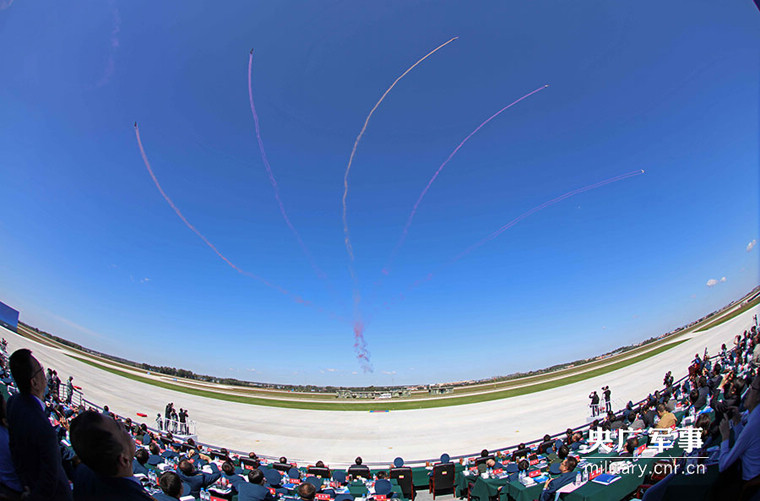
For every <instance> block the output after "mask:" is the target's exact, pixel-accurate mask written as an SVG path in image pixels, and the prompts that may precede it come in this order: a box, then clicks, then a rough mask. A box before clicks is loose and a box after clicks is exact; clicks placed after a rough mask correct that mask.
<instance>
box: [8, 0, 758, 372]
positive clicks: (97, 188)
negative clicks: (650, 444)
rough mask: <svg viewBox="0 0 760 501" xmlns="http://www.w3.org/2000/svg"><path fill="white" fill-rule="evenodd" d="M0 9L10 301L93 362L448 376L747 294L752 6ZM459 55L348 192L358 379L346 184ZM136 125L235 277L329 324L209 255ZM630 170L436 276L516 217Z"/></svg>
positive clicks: (594, 350) (753, 205)
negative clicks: (359, 325) (318, 272)
mask: <svg viewBox="0 0 760 501" xmlns="http://www.w3.org/2000/svg"><path fill="white" fill-rule="evenodd" d="M0 6H2V7H3V8H2V10H0V47H3V50H2V51H0V75H2V83H1V84H0V110H2V114H1V115H0V186H1V187H2V188H1V189H2V197H0V300H2V301H4V302H6V303H8V304H9V305H11V306H14V307H16V308H17V309H19V310H20V311H21V320H22V321H25V322H28V323H31V324H32V325H36V326H38V327H40V328H43V329H46V330H48V331H50V332H53V333H56V334H58V335H61V336H63V337H67V338H69V339H71V340H74V341H77V342H80V343H82V344H84V345H87V346H90V347H92V348H95V349H100V350H103V351H106V352H108V353H112V354H114V355H120V356H124V357H127V358H130V359H133V360H138V361H146V362H150V363H154V364H168V365H174V366H178V367H184V368H188V369H191V370H194V371H197V372H202V373H211V374H216V375H223V376H228V375H229V376H233V377H238V378H242V379H253V380H259V381H272V382H292V383H317V384H342V385H353V384H373V383H374V384H378V383H380V384H389V383H395V384H400V383H416V382H430V381H450V380H458V379H466V378H480V377H488V376H492V375H497V374H506V373H510V372H513V371H516V370H525V369H531V368H537V367H543V366H546V365H549V364H553V363H557V362H561V361H567V360H572V359H576V358H579V357H585V356H592V355H596V354H598V353H600V352H603V351H607V350H609V349H613V348H615V347H617V346H620V345H624V344H629V343H633V342H638V341H640V340H643V339H645V338H648V337H651V336H655V335H659V334H661V333H663V332H665V331H667V330H670V329H672V328H674V327H677V326H679V325H681V324H683V323H686V322H689V321H691V320H693V319H695V318H697V317H699V316H701V315H703V314H705V313H707V312H709V311H712V310H713V309H715V308H717V307H719V306H722V305H724V304H726V303H727V302H729V301H731V300H732V299H736V298H737V297H739V296H740V295H741V294H743V293H744V292H746V291H748V290H749V289H751V288H752V287H753V286H755V285H757V283H758V251H759V250H760V249H757V248H751V245H750V242H753V241H755V240H757V239H758V227H759V221H758V158H759V155H758V137H759V136H760V134H759V132H760V130H759V126H758V124H759V121H758V110H759V100H758V96H759V92H758V89H759V88H760V58H758V50H757V48H758V47H760V30H758V25H759V23H760V13H759V12H758V11H757V8H756V7H755V5H754V4H753V2H751V1H750V0H745V1H739V2H713V1H707V0H700V1H676V2H654V1H647V2H637V3H630V2H609V1H588V2H555V1H552V2H548V1H543V0H535V1H530V2H517V1H508V2H503V1H500V2H478V3H475V4H473V3H471V2H458V3H454V2H443V3H441V2H411V1H392V2H349V1H341V2H316V1H313V2H285V1H282V2H236V3H230V4H226V3H222V4H220V3H218V2H216V3H213V2H197V1H182V2H177V1H167V2H123V1H115V2H110V3H109V2H85V3H78V4H72V3H70V2H68V3H66V2H64V3H60V2H58V3H56V2H48V3H47V4H45V5H42V4H39V3H35V2H23V1H17V2H8V1H5V2H1V3H0ZM454 36H458V37H459V39H458V40H456V41H454V42H452V43H451V44H449V45H447V46H446V47H444V48H442V49H441V50H440V51H438V52H437V53H435V54H433V55H432V56H430V57H429V58H428V59H427V60H425V61H424V62H423V63H421V64H420V65H419V66H417V67H416V68H415V69H414V70H412V71H411V72H410V73H409V74H408V75H407V76H406V77H405V78H404V79H402V80H401V81H400V82H399V83H398V84H397V85H396V87H395V88H394V89H393V90H392V91H391V92H390V93H389V94H388V96H387V98H386V99H385V101H384V102H383V103H382V104H381V105H380V107H379V108H378V109H377V111H376V112H375V114H374V116H373V118H372V121H371V122H370V124H369V127H368V128H367V132H366V133H365V135H364V137H363V139H362V141H361V143H360V144H359V147H358V150H357V154H356V158H355V160H354V163H353V166H352V169H351V173H350V177H349V185H350V189H349V194H348V222H349V226H350V229H351V235H352V241H353V245H354V249H355V255H356V260H355V267H356V273H357V276H358V280H359V284H360V292H361V296H362V303H361V305H360V306H361V308H360V313H361V315H362V318H363V319H364V321H365V323H366V331H365V337H366V341H367V345H368V349H369V352H370V354H371V361H372V365H373V367H374V372H371V373H369V372H368V373H365V372H363V371H362V369H361V366H360V364H359V363H358V362H357V359H356V357H355V354H354V349H353V332H352V325H351V321H352V319H353V317H354V311H353V308H352V301H351V295H352V281H351V279H350V275H349V271H348V257H347V254H346V250H345V248H344V244H343V229H342V223H341V196H342V194H343V174H344V171H345V169H346V164H347V162H348V157H349V154H350V152H351V147H352V145H353V142H354V140H355V138H356V136H357V134H358V133H359V130H360V129H361V126H362V124H363V122H364V119H365V118H366V116H367V113H368V112H369V111H370V109H371V108H372V106H373V105H374V104H375V103H376V102H377V100H378V99H379V98H380V96H381V95H382V93H383V92H384V91H385V90H386V89H387V88H388V86H389V85H390V84H391V83H392V82H393V80H394V79H396V78H397V77H398V76H399V75H400V74H401V73H402V72H403V71H404V70H405V69H407V68H408V67H409V66H410V65H411V64H413V63H414V62H415V61H416V60H417V59H419V58H420V57H422V56H423V55H424V54H426V53H427V52H429V51H430V50H432V49H433V48H434V47H436V46H438V45H439V44H441V43H443V42H445V41H446V40H448V39H450V38H451V37H454ZM251 48H254V49H255V53H254V67H253V93H254V99H255V101H256V106H257V110H258V113H259V117H260V120H261V131H262V138H263V141H264V145H265V147H266V150H267V155H268V158H269V160H270V162H271V165H272V169H273V172H274V174H275V176H276V178H277V181H278V183H279V186H280V195H281V198H282V200H283V203H284V205H285V208H286V210H287V211H288V215H289V216H290V219H291V220H292V222H293V224H294V226H295V227H296V228H297V230H298V232H299V233H300V235H301V237H302V239H303V241H304V243H305V244H306V246H307V247H308V249H309V251H310V252H311V253H312V254H313V256H314V260H315V262H316V263H317V264H318V266H319V267H320V268H321V269H323V270H324V271H325V273H326V274H327V276H328V279H327V281H324V280H321V279H319V278H317V277H316V276H315V273H314V271H313V270H312V268H311V266H310V265H309V263H308V261H307V260H306V258H305V257H304V254H303V253H302V251H301V249H300V247H299V246H298V243H297V242H296V240H295V238H294V236H293V234H292V233H291V232H290V230H289V229H288V227H287V226H286V224H285V223H284V221H283V219H282V217H281V215H280V212H279V209H278V207H277V204H276V201H275V198H274V192H273V190H272V187H271V186H270V184H269V181H268V178H267V175H266V171H265V168H264V164H263V162H262V160H261V157H260V155H259V151H258V146H257V143H256V137H255V131H254V123H253V119H252V116H251V112H250V108H249V104H248V90H247V69H248V55H249V50H250V49H251ZM544 84H550V87H549V88H548V89H546V90H544V91H541V92H539V93H537V94H535V95H534V96H531V97H530V98H528V99H526V100H524V101H523V102H521V103H519V104H518V105H516V106H515V107H513V108H511V109H510V110H508V111H506V112H505V113H503V114H502V115H500V116H499V117H498V118H496V119H494V120H493V121H492V122H490V123H489V124H488V125H487V126H485V127H484V128H483V129H482V130H481V131H480V132H479V133H478V134H476V135H475V136H473V137H472V139H470V141H469V142H468V143H467V144H466V145H465V146H464V147H463V148H462V149H461V150H460V151H459V153H458V154H457V155H456V156H455V157H454V158H453V159H452V161H451V162H450V163H449V164H448V165H447V166H446V168H445V169H444V170H443V172H442V173H441V175H440V176H439V177H438V179H437V180H436V182H435V184H433V186H432V188H431V190H430V192H429V193H428V194H427V196H426V198H425V199H424V201H423V202H422V204H421V205H420V209H419V211H418V213H417V216H416V218H415V220H414V222H413V224H412V226H411V229H410V232H409V237H408V239H407V241H406V243H405V245H404V246H403V247H402V248H401V250H400V252H399V253H398V257H397V259H396V260H395V264H394V266H393V268H392V273H391V274H390V276H389V277H387V278H386V279H385V280H383V281H382V285H381V286H379V287H377V286H375V285H373V284H374V283H375V282H377V281H378V280H379V279H381V278H382V277H383V275H382V274H381V269H382V267H383V265H384V264H385V263H386V261H387V259H388V256H389V254H390V252H391V250H392V249H393V246H394V245H395V243H396V242H397V241H398V238H399V236H400V234H401V230H402V228H403V225H404V222H405V221H406V218H407V217H408V215H409V212H410V210H411V208H412V205H413V204H414V202H415V200H416V199H417V196H418V195H419V193H420V191H421V190H422V188H423V187H424V185H425V183H426V182H427V181H428V180H429V179H430V177H431V176H432V174H433V173H434V172H435V170H436V169H437V168H438V166H439V165H440V164H441V162H442V161H443V160H444V159H445V158H446V157H447V156H448V155H449V153H450V152H451V151H452V150H453V149H454V147H456V145H457V144H459V142H460V141H461V140H462V139H463V138H464V137H465V136H466V135H467V134H469V133H470V132H471V131H472V130H473V129H474V128H475V127H476V126H477V125H478V124H480V123H481V122H482V121H483V120H485V119H486V118H487V117H488V116H490V115H491V114H493V113H494V112H496V111H497V110H498V109H500V108H502V107H503V106H505V105H506V104H508V103H510V102H512V101H514V100H515V99H517V98H519V97H520V96H523V95H524V94H526V93H528V92H530V91H532V90H534V89H536V88H538V87H540V86H542V85H544ZM134 121H137V122H138V123H139V124H140V132H141V135H142V140H143V143H144V146H145V149H146V153H147V154H148V156H149V158H150V160H151V163H152V166H153V169H154V171H155V174H156V176H157V178H158V179H159V181H160V182H161V184H162V186H163V189H164V190H165V191H166V193H167V194H168V195H169V196H170V197H171V198H172V199H173V200H174V202H175V203H176V204H177V206H178V208H179V209H180V210H181V211H182V212H183V213H184V215H185V216H186V217H187V218H188V220H189V221H190V222H191V223H192V224H193V225H195V227H197V228H198V230H199V231H200V232H202V233H203V234H204V235H205V236H206V237H207V238H208V239H209V240H210V241H211V242H212V243H213V244H214V245H216V246H217V247H218V248H219V250H220V251H221V252H222V253H223V254H224V255H225V256H227V257H228V258H229V259H230V260H231V261H232V262H233V263H235V264H236V265H237V266H239V267H240V268H242V269H244V270H246V271H249V272H251V273H254V274H257V275H260V276H262V277H264V278H266V279H267V280H270V281H272V282H274V283H276V284H278V285H280V286H282V287H284V288H286V289H287V290H288V291H292V292H293V293H294V294H298V295H300V296H301V297H303V298H305V299H307V300H309V301H312V302H313V303H314V304H318V305H319V306H321V307H322V308H323V309H324V310H325V311H327V312H331V313H332V314H333V315H335V316H337V317H340V318H339V319H336V318H335V317H334V316H331V315H330V314H328V313H323V312H320V311H318V310H316V309H315V308H310V307H307V306H304V305H302V304H299V303H298V302H296V301H294V300H293V298H292V297H286V296H284V295H282V294H280V293H279V292H277V291H275V290H273V289H271V288H268V287H266V286H264V285H262V284H261V283H259V282H257V281H255V280H252V279H250V278H248V277H246V276H243V275H241V274H239V273H237V272H235V271H234V270H233V269H232V268H230V267H229V266H228V265H227V264H225V263H224V261H222V260H221V259H219V257H217V256H216V255H215V254H214V253H213V252H212V251H211V249H209V247H207V246H206V245H205V244H204V243H203V242H202V241H201V239H199V238H198V237H197V236H196V235H195V234H193V233H192V232H191V231H190V230H189V229H188V228H187V227H186V226H185V225H184V224H183V223H182V222H181V221H180V219H179V218H178V217H177V216H176V214H175V213H174V212H173V211H172V209H171V208H170V207H169V205H168V204H167V203H166V201H165V200H164V199H163V198H162V197H161V195H160V193H159V192H158V190H157V189H156V187H155V185H154V184H153V182H152V180H151V178H150V176H149V175H148V171H147V170H146V168H145V166H144V165H143V163H142V159H141V157H140V154H139V150H138V148H137V143H136V140H135V135H134V129H133V122H134ZM638 169H645V170H646V173H645V174H644V175H640V176H636V177H633V178H631V179H626V180H624V181H620V182H617V183H613V184H610V185H607V186H604V187H602V188H599V189H596V190H592V191H589V192H586V193H582V194H579V195H577V196H575V197H572V198H569V199H567V200H564V201H562V202H560V203H558V204H556V205H553V206H551V207H548V208H546V209H544V210H542V211H540V212H538V213H536V214H534V215H532V216H530V217H529V218H526V219H525V220H523V221H521V222H520V223H518V224H517V225H515V226H514V227H513V228H511V229H509V230H508V231H506V232H504V233H503V234H502V235H501V236H499V237H498V238H497V239H495V240H493V241H491V242H489V243H488V244H486V245H484V246H482V247H480V248H479V249H477V250H475V251H474V252H473V253H471V254H470V255H468V256H467V257H465V258H464V259H462V260H460V261H458V262H456V263H454V264H453V265H451V266H448V267H446V266H444V265H445V264H446V263H448V262H449V261H450V260H451V258H453V257H454V256H456V255H457V254H459V253H460V252H461V251H463V250H464V249H465V248H467V247H468V246H470V245H472V244H473V243H475V242H477V241H479V240H480V239H481V238H483V237H485V236H486V235H488V234H489V233H491V232H493V231H495V230H496V229H498V228H499V227H500V226H502V225H504V224H505V223H507V222H508V221H510V220H512V219H513V218H515V217H517V216H518V215H520V214H521V213H524V212H525V211H527V210H529V209H531V208H533V207H535V206H538V205H540V204H541V203H543V202H545V201H547V200H551V199H553V198H555V197H557V196H560V195H562V194H563V193H566V192H568V191H571V190H574V189H577V188H580V187H583V186H586V185H590V184H593V183H596V182H598V181H601V180H604V179H607V178H610V177H613V176H616V175H618V174H624V173H626V172H630V171H635V170H638ZM748 246H749V247H750V250H748ZM430 272H436V274H435V276H434V278H433V279H432V280H431V281H430V282H428V283H425V284H424V285H422V286H420V287H418V288H410V285H411V284H412V283H413V282H414V281H416V280H418V279H420V278H424V277H425V276H426V275H427V274H428V273H430ZM723 277H725V281H721V279H722V278H723ZM709 280H715V281H716V282H717V283H715V284H714V285H713V286H708V285H707V284H708V281H709ZM710 283H711V284H712V283H713V282H710ZM399 293H404V299H403V300H397V301H395V302H394V303H393V305H392V306H391V307H389V308H387V309H386V308H385V307H383V303H384V302H386V301H389V300H391V299H392V298H396V297H398V294H399Z"/></svg>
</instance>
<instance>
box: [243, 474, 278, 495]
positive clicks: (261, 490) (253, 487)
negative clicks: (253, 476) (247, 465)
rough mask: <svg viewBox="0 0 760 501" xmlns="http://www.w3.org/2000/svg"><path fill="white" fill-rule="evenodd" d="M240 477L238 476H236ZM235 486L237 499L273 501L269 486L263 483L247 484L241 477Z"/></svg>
mask: <svg viewBox="0 0 760 501" xmlns="http://www.w3.org/2000/svg"><path fill="white" fill-rule="evenodd" d="M238 478H240V477H238ZM240 480H241V482H239V483H238V484H237V485H236V486H235V488H236V489H237V491H238V501H274V496H272V493H271V492H270V491H269V488H267V487H264V486H263V485H257V484H249V483H248V482H246V481H245V480H243V479H242V478H241V479H240Z"/></svg>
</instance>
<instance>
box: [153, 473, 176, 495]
mask: <svg viewBox="0 0 760 501" xmlns="http://www.w3.org/2000/svg"><path fill="white" fill-rule="evenodd" d="M158 486H159V487H161V491H162V492H159V493H157V494H155V495H154V496H153V497H154V498H156V501H176V500H177V499H179V498H180V496H181V495H182V480H180V478H179V475H177V474H176V473H174V472H173V471H167V472H166V473H164V474H162V475H161V476H160V477H159V478H158Z"/></svg>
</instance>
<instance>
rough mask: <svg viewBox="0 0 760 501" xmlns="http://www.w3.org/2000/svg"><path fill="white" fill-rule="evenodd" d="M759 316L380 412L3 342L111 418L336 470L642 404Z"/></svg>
mask: <svg viewBox="0 0 760 501" xmlns="http://www.w3.org/2000/svg"><path fill="white" fill-rule="evenodd" d="M758 313H760V306H757V307H755V308H752V309H751V310H749V311H747V312H744V313H743V314H741V315H739V316H737V317H736V318H734V319H731V320H729V321H727V322H725V323H723V324H721V325H718V326H716V327H714V328H712V329H710V330H709V331H706V332H701V333H688V334H685V335H681V336H680V337H673V340H677V339H688V341H686V342H684V343H682V344H680V345H679V346H676V347H674V348H671V349H669V350H667V351H665V352H663V353H661V354H659V355H656V356H654V357H651V358H648V359H646V360H643V361H641V362H638V363H636V364H633V365H630V366H628V367H624V368H622V369H618V370H616V371H613V372H610V373H607V374H604V375H601V376H597V377H594V378H590V379H587V380H584V381H580V382H577V383H572V384H568V385H566V386H563V387H560V388H554V389H550V390H545V391H541V392H537V393H531V394H528V395H522V396H518V397H512V398H507V399H502V400H494V401H490V402H482V403H476V404H468V405H459V406H452V407H441V408H432V409H420V410H404V411H396V410H394V411H391V412H387V413H386V412H374V413H370V412H368V411H314V410H302V409H283V408H277V407H264V406H256V405H249V404H239V403H233V402H224V401H220V400H215V399H210V398H205V397H198V396H194V395H188V394H185V393H181V392H177V391H174V390H167V389H164V388H158V387H155V386H152V385H148V384H145V383H139V382H136V381H133V380H131V379H126V378H123V377H120V376H118V375H115V374H112V373H110V372H106V371H102V370H99V369H97V368H96V367H93V366H91V365H88V364H85V363H83V362H79V361H77V360H75V359H73V358H71V357H69V356H67V355H66V354H65V352H64V351H63V350H60V349H57V348H51V347H49V346H46V345H42V344H40V343H37V342H35V341H32V340H30V339H27V338H24V337H21V336H19V335H17V334H15V333H13V332H11V331H8V330H6V329H3V328H1V327H0V335H2V336H3V337H5V339H7V340H8V351H9V353H12V352H13V350H15V349H17V348H21V347H27V348H30V349H31V350H32V351H33V352H34V355H35V356H36V357H37V358H38V360H40V362H41V363H42V364H43V366H44V367H51V368H53V369H56V370H57V371H58V375H59V377H60V378H61V380H62V381H65V380H66V379H67V378H68V376H69V375H73V376H74V380H75V383H76V384H77V385H78V386H81V387H82V389H83V391H84V395H85V398H86V399H88V400H90V401H92V402H95V403H98V404H100V405H103V404H106V405H108V406H109V408H110V409H111V411H113V412H116V413H117V414H120V415H123V416H131V417H132V418H133V419H135V420H139V419H140V418H138V417H137V415H136V413H138V412H141V413H145V414H147V415H148V416H149V417H148V418H147V419H146V422H147V423H148V425H153V426H155V417H156V414H157V413H159V412H161V413H162V414H163V409H164V407H165V406H166V403H167V402H170V401H171V402H174V404H175V408H177V409H179V408H180V407H182V408H185V409H189V411H190V418H191V419H193V420H195V421H196V423H197V434H198V438H199V440H200V441H201V442H206V443H211V444H215V445H218V446H224V447H227V448H229V449H235V450H242V451H255V452H256V453H258V454H259V455H267V456H276V457H279V456H286V457H287V458H288V459H289V460H291V461H292V460H295V461H298V462H299V463H313V462H315V461H317V460H319V459H321V460H323V461H325V463H326V464H329V465H332V466H339V465H345V464H349V463H353V458H354V457H356V456H357V455H360V456H362V457H363V458H364V460H365V462H367V463H391V462H392V460H393V458H395V457H396V456H401V457H403V458H404V459H406V460H407V462H410V461H412V460H423V459H432V458H437V457H439V456H440V454H441V453H443V452H447V453H449V454H450V455H452V456H454V455H460V454H473V455H474V454H475V453H477V452H478V451H480V450H481V449H483V448H487V449H495V448H499V447H505V446H511V445H515V444H516V443H518V442H521V441H529V440H534V439H537V438H540V437H541V436H543V435H544V434H545V433H558V432H561V431H563V430H564V429H566V428H567V427H570V426H578V425H581V424H584V423H585V422H586V417H587V415H588V403H589V400H588V398H587V397H588V395H589V393H591V391H592V390H597V391H599V390H600V388H601V387H602V386H605V385H609V386H610V389H611V390H612V398H613V401H614V402H619V403H624V402H627V401H628V400H632V401H634V402H636V401H638V400H641V399H642V398H644V397H646V396H647V395H648V394H649V393H650V392H653V391H654V390H656V389H659V388H661V387H662V378H663V376H664V374H665V373H666V372H667V371H668V370H670V371H672V372H673V376H674V377H675V378H676V379H678V378H680V377H681V376H683V375H685V374H686V369H687V366H688V364H689V363H690V362H691V360H692V359H693V357H694V354H695V353H699V354H700V355H701V354H702V352H703V351H704V349H705V347H707V349H708V350H709V353H710V354H715V353H717V352H718V350H719V348H720V345H721V344H722V343H726V345H727V346H732V344H733V337H734V336H735V335H736V334H740V333H742V332H743V331H744V330H745V329H748V328H749V327H750V326H751V323H752V316H753V315H754V314H758Z"/></svg>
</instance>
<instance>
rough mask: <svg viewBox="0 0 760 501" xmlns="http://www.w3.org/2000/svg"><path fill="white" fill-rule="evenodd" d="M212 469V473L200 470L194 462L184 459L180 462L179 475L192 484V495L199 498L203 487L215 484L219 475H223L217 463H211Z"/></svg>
mask: <svg viewBox="0 0 760 501" xmlns="http://www.w3.org/2000/svg"><path fill="white" fill-rule="evenodd" d="M211 470H212V473H204V472H202V471H198V470H196V469H195V466H193V463H191V462H190V461H188V460H187V459H183V460H182V461H180V462H179V466H178V467H177V475H179V478H180V479H181V480H182V481H183V482H185V483H186V484H188V485H189V486H190V495H191V496H193V497H195V498H197V497H198V496H200V492H201V489H205V488H207V487H208V486H210V485H213V484H214V482H216V481H217V480H219V477H221V476H222V472H221V471H219V467H218V466H216V463H211Z"/></svg>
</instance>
